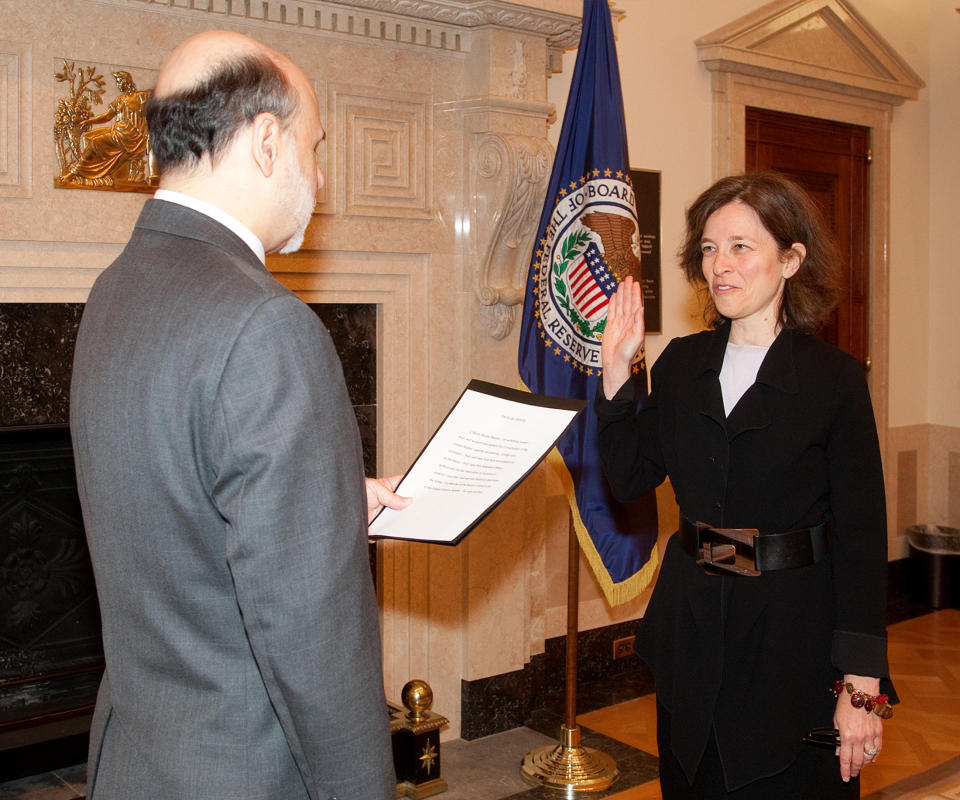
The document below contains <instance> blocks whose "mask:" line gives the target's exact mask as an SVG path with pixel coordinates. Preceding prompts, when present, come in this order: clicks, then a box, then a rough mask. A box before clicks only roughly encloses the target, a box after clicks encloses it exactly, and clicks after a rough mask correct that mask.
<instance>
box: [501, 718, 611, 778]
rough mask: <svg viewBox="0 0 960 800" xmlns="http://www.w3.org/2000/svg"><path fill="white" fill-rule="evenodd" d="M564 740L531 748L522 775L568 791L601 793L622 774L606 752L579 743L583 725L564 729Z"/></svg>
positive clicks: (522, 766) (562, 738)
mask: <svg viewBox="0 0 960 800" xmlns="http://www.w3.org/2000/svg"><path fill="white" fill-rule="evenodd" d="M560 737H561V740H562V741H561V743H560V744H558V745H547V746H546V747H539V748H537V749H536V750H531V751H530V752H529V753H527V755H526V757H525V758H524V759H523V764H522V765H521V767H520V777H522V778H523V779H524V780H525V781H526V782H527V783H529V784H531V785H533V786H546V787H547V788H548V789H565V790H567V792H568V793H569V792H602V791H604V790H605V789H608V788H610V785H611V784H612V783H613V782H614V781H615V780H616V779H617V778H618V777H619V775H620V772H619V770H618V769H617V762H616V761H614V760H613V759H612V758H610V756H608V755H607V754H606V753H603V752H601V751H600V750H594V749H593V748H591V747H581V746H580V728H579V727H576V728H573V729H570V728H568V727H566V726H564V727H563V728H562V730H561V734H560Z"/></svg>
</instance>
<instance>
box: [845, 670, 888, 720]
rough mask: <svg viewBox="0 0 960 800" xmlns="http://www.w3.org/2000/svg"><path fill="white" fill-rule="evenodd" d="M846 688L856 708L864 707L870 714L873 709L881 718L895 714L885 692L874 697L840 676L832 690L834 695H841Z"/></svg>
mask: <svg viewBox="0 0 960 800" xmlns="http://www.w3.org/2000/svg"><path fill="white" fill-rule="evenodd" d="M844 689H846V691H847V694H849V695H850V705H852V706H853V707H854V708H862V709H863V710H864V711H866V712H867V713H868V714H869V713H870V712H871V711H872V712H873V713H874V714H876V715H877V716H878V717H880V719H890V717H892V716H893V706H891V705H890V703H889V702H888V701H889V698H888V697H887V696H886V695H885V694H878V695H877V696H876V697H874V696H873V695H869V694H867V693H866V692H862V691H860V690H859V689H857V688H855V687H854V685H853V684H852V683H844V682H843V681H842V680H840V679H839V678H837V680H835V681H834V682H833V689H831V691H832V692H833V696H834V697H839V696H840V693H841V692H842V691H843V690H844Z"/></svg>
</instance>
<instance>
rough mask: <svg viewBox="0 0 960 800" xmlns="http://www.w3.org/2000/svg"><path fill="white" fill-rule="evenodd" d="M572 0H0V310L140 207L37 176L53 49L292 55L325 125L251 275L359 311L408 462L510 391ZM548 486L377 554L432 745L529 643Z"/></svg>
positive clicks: (398, 465) (37, 299) (142, 67)
mask: <svg viewBox="0 0 960 800" xmlns="http://www.w3.org/2000/svg"><path fill="white" fill-rule="evenodd" d="M580 12H581V0H512V2H507V1H506V0H58V2H57V3H36V2H34V0H0V15H2V17H3V19H4V20H5V25H4V30H3V32H2V33H0V71H2V75H3V77H4V80H2V81H0V110H2V111H3V113H0V124H2V125H4V126H5V127H4V130H3V131H0V150H2V152H0V214H2V215H3V218H4V226H3V230H2V232H0V302H5V303H81V302H83V301H84V300H85V299H86V295H87V292H88V291H89V288H90V286H91V285H92V283H93V281H94V280H95V279H96V276H97V275H98V274H99V273H100V271H101V270H102V269H103V268H105V267H106V266H107V265H108V264H109V263H110V261H111V260H112V259H113V258H114V257H115V256H116V255H117V254H118V253H119V251H120V250H121V249H122V247H123V244H124V243H125V242H126V240H127V238H128V236H129V232H130V230H131V228H132V226H133V223H134V221H135V219H136V217H137V214H138V213H139V210H140V207H141V206H142V203H143V201H144V197H145V196H144V195H138V194H131V193H120V192H104V191H87V190H79V189H56V188H54V182H53V179H54V177H55V175H56V174H57V172H58V162H57V158H56V153H55V147H54V142H53V138H52V134H51V130H52V124H53V120H54V116H55V111H56V107H57V100H58V98H60V97H62V96H63V95H64V94H65V92H64V89H63V86H62V85H60V84H58V83H57V82H56V80H55V77H54V76H55V74H56V73H57V71H58V70H60V69H62V65H63V62H64V61H65V60H66V61H71V62H75V63H76V64H78V65H80V64H84V65H95V66H96V67H97V68H98V69H99V70H101V71H102V73H103V74H107V75H109V71H112V70H114V69H124V70H127V71H129V72H130V73H131V74H132V76H133V78H134V79H135V81H136V83H137V86H138V88H149V87H151V86H152V85H153V82H154V81H155V78H156V72H157V70H158V69H159V67H160V65H161V64H162V62H163V60H164V58H165V57H166V55H167V54H168V53H169V52H170V50H171V49H172V48H173V47H174V46H175V45H176V44H177V43H178V42H180V41H182V40H183V39H184V38H186V37H187V36H189V35H191V34H193V33H197V32H199V31H201V30H206V29H210V28H227V29H231V30H237V31H240V32H242V33H246V34H248V35H251V36H253V37H255V38H257V39H260V40H261V41H263V42H265V43H266V44H268V45H270V46H271V47H274V48H275V49H277V50H280V51H282V52H284V53H286V54H287V55H289V56H290V57H291V58H292V59H293V60H294V61H295V62H296V63H297V64H299V65H300V66H301V67H302V68H303V70H304V72H305V73H306V74H307V76H308V78H310V79H311V81H312V82H313V84H314V87H315V89H316V92H317V96H318V98H319V102H320V107H321V112H322V115H323V118H324V120H325V125H326V128H327V141H326V145H325V148H324V150H323V152H322V153H321V154H320V158H321V168H322V169H323V171H324V173H325V176H326V185H325V187H324V189H323V191H322V192H321V194H320V196H319V197H318V203H317V207H316V209H315V216H314V220H313V223H312V224H311V226H310V228H309V230H308V232H307V237H306V239H305V242H304V246H303V249H302V250H301V251H300V252H298V253H296V254H291V255H287V256H272V257H270V258H269V259H268V267H269V268H270V270H271V271H272V272H273V273H274V275H275V276H276V277H277V279H278V280H280V281H281V282H283V283H285V284H286V285H288V286H289V287H290V288H291V289H293V290H294V291H296V292H297V293H298V294H299V295H300V296H301V297H302V298H303V299H304V300H305V301H307V302H310V303H328V302H336V303H365V304H370V303H372V304H375V305H376V308H377V337H378V342H377V354H378V355H377V425H376V429H377V432H378V434H377V436H378V442H377V453H378V459H379V464H378V468H379V471H381V472H382V473H386V474H390V473H393V472H399V471H402V470H404V469H405V468H406V467H407V466H408V465H409V463H410V462H411V461H412V459H413V458H414V457H415V456H416V454H417V453H418V452H419V451H420V449H421V448H422V446H423V444H424V443H425V442H426V440H427V439H428V438H429V436H430V434H431V433H432V432H433V431H434V429H435V428H436V426H437V425H438V424H439V422H440V421H441V420H442V418H443V416H444V415H445V413H446V411H447V410H448V409H449V407H450V406H451V405H452V403H453V402H454V400H455V399H456V398H457V396H458V395H459V394H460V392H461V390H462V389H463V387H464V386H465V385H466V383H467V382H468V381H469V380H470V379H471V378H479V379H484V380H489V381H493V382H497V383H502V384H505V385H510V386H513V385H516V381H517V375H516V353H517V334H518V331H517V327H518V325H517V324H516V321H517V319H518V308H519V306H518V304H519V303H521V302H522V293H523V284H524V278H525V271H526V267H527V263H528V260H529V257H530V251H531V245H532V242H533V236H534V228H535V226H536V223H537V220H538V218H539V214H540V210H541V206H540V204H541V203H542V198H543V197H544V195H545V190H546V182H547V180H548V178H549V170H550V166H551V163H552V160H553V150H552V147H551V146H550V145H549V144H548V141H547V131H548V127H549V125H551V124H552V123H553V122H554V121H555V119H554V116H555V114H554V109H553V105H552V104H551V103H550V102H548V99H547V80H548V77H549V75H550V74H552V73H553V72H555V71H558V70H559V68H560V64H561V59H560V56H561V54H562V53H563V51H564V50H565V49H568V48H570V47H573V46H575V45H576V43H577V40H578V37H579V32H580ZM621 13H622V12H618V11H616V10H615V11H613V12H612V15H613V17H614V18H615V19H616V18H617V17H619V15H620V14H621ZM112 97H113V93H108V94H107V96H106V97H105V102H109V101H110V100H111V99H112ZM293 346H296V343H291V347H293ZM560 491H561V490H560V489H558V488H557V487H556V486H553V485H552V483H551V478H550V477H549V476H548V475H547V474H546V472H545V471H542V470H537V471H535V472H534V473H533V474H532V475H531V476H530V477H529V478H528V479H527V481H525V482H524V483H523V484H522V485H521V487H520V488H519V489H518V490H517V491H516V492H514V494H513V495H512V496H511V497H510V498H508V500H507V501H505V503H504V504H503V505H502V506H501V507H500V508H499V509H497V510H496V511H495V512H494V513H493V514H491V515H490V517H489V518H488V519H487V520H486V521H485V522H484V523H483V524H482V525H481V526H480V527H478V528H477V529H476V530H475V531H473V532H472V533H471V534H470V536H469V537H467V539H466V540H465V541H464V542H463V543H462V544H461V545H459V546H457V547H453V548H451V547H443V546H429V545H424V544H416V543H413V544H411V543H397V542H385V543H382V544H380V545H379V548H380V550H379V557H378V572H379V574H378V593H379V599H380V605H381V620H382V630H383V640H384V659H385V660H384V671H385V683H386V692H387V695H388V696H396V695H397V693H398V692H399V690H400V687H402V686H403V685H404V684H405V683H406V682H407V681H408V680H410V679H411V678H422V679H424V680H426V681H428V682H429V683H430V685H431V686H432V687H433V690H434V695H435V707H436V708H437V710H438V711H440V712H441V713H443V715H444V716H446V717H447V718H448V719H449V720H450V727H449V729H448V730H447V731H446V732H445V733H444V737H445V738H447V737H451V736H457V735H459V732H460V726H461V708H460V693H461V681H475V680H479V679H483V678H486V677H489V676H495V675H502V674H505V673H514V672H517V671H522V670H523V669H524V666H525V665H527V664H528V663H529V662H530V660H531V658H532V657H533V656H535V655H537V654H540V653H543V652H544V639H545V609H546V607H547V605H549V604H548V603H547V600H546V592H547V591H548V587H546V586H545V581H544V579H543V578H544V575H545V574H546V572H547V569H546V565H547V560H548V554H547V553H546V547H545V543H546V541H547V540H548V538H549V536H548V534H550V533H553V532H555V530H556V529H563V531H565V526H566V524H567V519H566V515H565V514H564V513H562V509H561V510H558V509H559V508H560V507H559V505H558V504H557V496H558V495H559V492H560ZM561 540H563V541H565V533H564V534H561ZM550 557H552V556H550ZM564 557H565V556H564Z"/></svg>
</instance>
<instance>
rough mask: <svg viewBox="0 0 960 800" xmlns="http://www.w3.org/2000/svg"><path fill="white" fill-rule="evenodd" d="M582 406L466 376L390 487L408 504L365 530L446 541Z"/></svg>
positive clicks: (518, 475) (498, 496) (515, 478)
mask: <svg viewBox="0 0 960 800" xmlns="http://www.w3.org/2000/svg"><path fill="white" fill-rule="evenodd" d="M584 405H585V403H584V402H583V401H579V400H569V399H566V398H550V397H544V396H542V395H531V394H527V393H526V392H521V391H517V390H513V389H508V388H506V387H503V386H498V385H496V384H489V383H484V382H482V381H471V382H470V384H469V385H468V386H467V388H466V390H465V391H464V393H463V394H462V395H461V396H460V399H459V400H458V401H457V404H456V405H455V406H454V407H453V409H452V410H451V411H450V413H449V414H448V415H447V418H446V419H445V420H444V421H443V423H442V424H441V425H440V428H439V429H438V430H437V432H436V433H434V435H433V437H432V438H431V440H430V441H429V443H428V444H427V446H426V448H424V450H423V452H422V453H421V454H420V456H419V457H418V458H417V460H416V461H415V462H414V464H413V466H412V467H411V468H410V470H409V471H408V472H407V474H406V475H405V476H404V477H403V480H402V481H401V482H400V486H399V487H398V488H397V493H398V494H400V495H403V496H405V497H412V498H413V503H411V504H410V505H409V506H407V508H405V509H403V510H401V511H394V510H393V509H389V508H385V509H383V511H381V512H380V514H379V515H378V516H377V518H376V519H375V520H374V521H373V522H372V523H371V524H370V527H369V531H368V533H369V535H370V536H371V537H374V538H377V537H383V538H390V539H412V540H417V541H425V542H436V543H440V544H454V543H455V542H456V541H457V540H459V539H460V538H461V537H462V536H464V535H465V534H466V533H467V532H469V531H470V530H471V529H472V528H473V527H474V526H475V525H476V524H477V523H478V522H480V520H481V519H483V517H485V516H486V515H487V514H488V513H489V512H490V511H491V510H492V509H493V508H494V506H496V505H497V503H499V502H500V501H501V500H502V499H503V498H504V497H506V495H508V494H509V493H510V491H511V490H512V489H513V488H514V487H516V486H517V484H519V483H520V481H521V480H523V478H524V477H526V475H527V474H528V473H529V472H531V471H532V470H533V468H534V467H535V466H536V465H537V464H538V463H539V462H540V461H541V460H542V459H543V458H544V457H545V456H546V455H547V453H548V452H549V451H550V448H552V447H553V446H554V444H556V442H557V440H558V439H559V438H560V437H561V436H562V435H563V433H564V431H565V430H566V429H567V427H568V426H569V425H570V423H571V422H573V420H574V418H575V417H576V416H577V414H578V413H579V411H580V410H581V409H582V408H583V407H584Z"/></svg>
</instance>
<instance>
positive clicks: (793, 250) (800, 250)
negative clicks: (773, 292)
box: [782, 242, 807, 278]
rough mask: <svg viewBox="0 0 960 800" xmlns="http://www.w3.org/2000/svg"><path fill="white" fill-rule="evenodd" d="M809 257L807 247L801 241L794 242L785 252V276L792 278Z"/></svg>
mask: <svg viewBox="0 0 960 800" xmlns="http://www.w3.org/2000/svg"><path fill="white" fill-rule="evenodd" d="M806 257H807V248H806V247H805V246H804V245H802V244H801V243H800V242H794V243H793V244H792V245H790V247H789V248H788V249H787V251H786V252H785V253H784V254H783V259H782V260H783V277H784V278H792V277H793V276H794V275H796V274H797V270H798V269H800V265H801V264H802V263H803V260H804V259H805V258H806Z"/></svg>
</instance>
